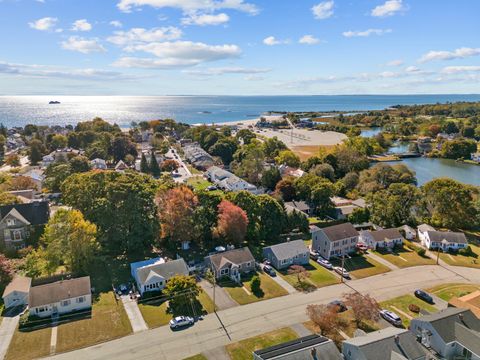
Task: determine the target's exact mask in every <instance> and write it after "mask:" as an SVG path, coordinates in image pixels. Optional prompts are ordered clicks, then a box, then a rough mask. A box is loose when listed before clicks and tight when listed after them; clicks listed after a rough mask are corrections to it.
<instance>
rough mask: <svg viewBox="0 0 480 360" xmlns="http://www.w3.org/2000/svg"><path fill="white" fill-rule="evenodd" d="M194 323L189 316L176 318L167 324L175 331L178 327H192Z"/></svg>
mask: <svg viewBox="0 0 480 360" xmlns="http://www.w3.org/2000/svg"><path fill="white" fill-rule="evenodd" d="M194 322H195V320H194V319H193V318H192V317H190V316H177V317H176V318H173V319H172V320H170V322H169V324H170V328H171V329H177V328H179V327H183V326H189V325H193V323H194Z"/></svg>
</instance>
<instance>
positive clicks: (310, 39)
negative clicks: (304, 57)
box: [298, 35, 320, 45]
mask: <svg viewBox="0 0 480 360" xmlns="http://www.w3.org/2000/svg"><path fill="white" fill-rule="evenodd" d="M298 42H299V43H300V44H306V45H315V44H318V43H319V42H320V40H319V39H317V38H316V37H315V36H313V35H304V36H302V37H301V38H300V40H298Z"/></svg>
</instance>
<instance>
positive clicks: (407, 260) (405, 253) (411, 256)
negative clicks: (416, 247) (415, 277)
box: [374, 246, 435, 268]
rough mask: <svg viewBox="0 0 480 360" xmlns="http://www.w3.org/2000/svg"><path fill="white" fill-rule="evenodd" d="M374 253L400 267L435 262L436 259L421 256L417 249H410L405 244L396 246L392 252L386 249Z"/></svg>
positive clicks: (432, 263)
mask: <svg viewBox="0 0 480 360" xmlns="http://www.w3.org/2000/svg"><path fill="white" fill-rule="evenodd" d="M374 253H375V254H376V255H378V256H381V257H383V258H384V259H385V260H387V261H389V262H391V263H392V264H393V265H396V266H398V267H400V268H406V267H410V266H419V265H434V264H435V260H433V259H431V258H429V257H428V256H420V255H418V254H417V253H416V252H415V251H413V250H410V249H408V248H407V247H405V246H402V247H401V248H398V247H397V248H395V249H394V250H393V252H392V253H388V252H386V251H374Z"/></svg>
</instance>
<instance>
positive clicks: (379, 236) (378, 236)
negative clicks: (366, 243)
mask: <svg viewBox="0 0 480 360" xmlns="http://www.w3.org/2000/svg"><path fill="white" fill-rule="evenodd" d="M370 234H371V235H372V238H373V240H374V241H376V242H381V241H385V240H393V239H399V238H403V236H402V235H401V234H400V231H398V229H395V228H393V229H384V230H377V231H371V232H370Z"/></svg>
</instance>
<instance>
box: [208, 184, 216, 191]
mask: <svg viewBox="0 0 480 360" xmlns="http://www.w3.org/2000/svg"><path fill="white" fill-rule="evenodd" d="M213 190H217V187H216V186H215V185H210V186H208V187H207V191H213Z"/></svg>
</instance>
